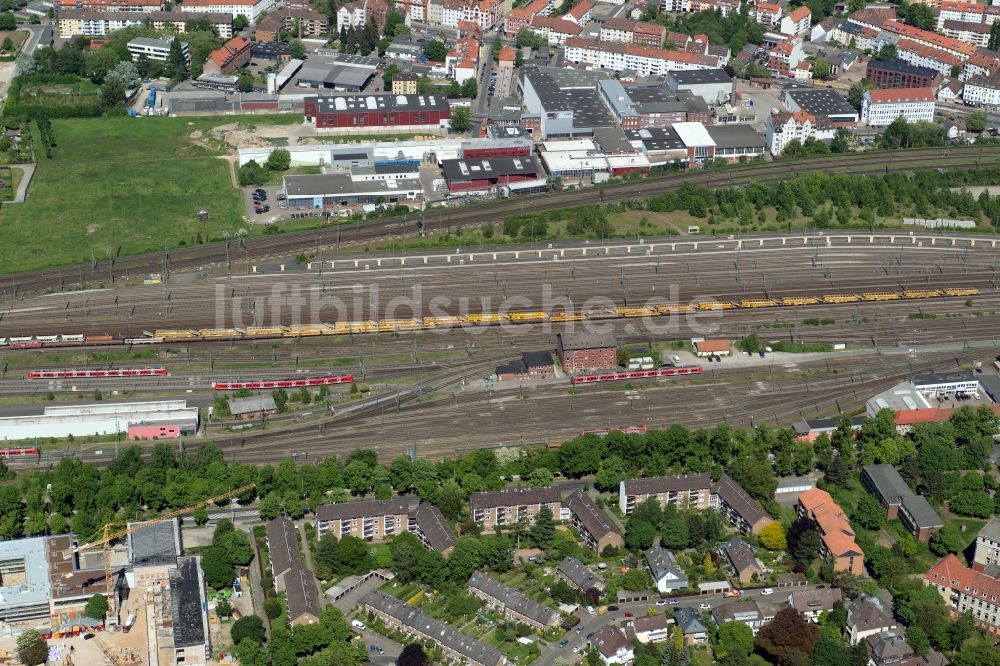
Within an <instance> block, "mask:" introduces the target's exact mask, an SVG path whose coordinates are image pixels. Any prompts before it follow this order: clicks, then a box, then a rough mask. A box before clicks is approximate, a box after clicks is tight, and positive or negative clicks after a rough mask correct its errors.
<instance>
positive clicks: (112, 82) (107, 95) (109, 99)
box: [99, 78, 125, 111]
mask: <svg viewBox="0 0 1000 666" xmlns="http://www.w3.org/2000/svg"><path fill="white" fill-rule="evenodd" d="M99 102H100V105H101V108H102V109H103V110H104V111H110V110H111V109H114V108H117V107H119V106H121V105H122V104H124V103H125V85H124V84H123V83H122V82H121V81H120V80H119V79H117V78H109V79H108V80H107V81H105V82H104V85H103V86H101V96H100V100H99Z"/></svg>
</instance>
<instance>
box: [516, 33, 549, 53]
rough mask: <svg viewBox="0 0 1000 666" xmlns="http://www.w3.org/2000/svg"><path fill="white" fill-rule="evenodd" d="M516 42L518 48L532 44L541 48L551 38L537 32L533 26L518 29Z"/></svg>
mask: <svg viewBox="0 0 1000 666" xmlns="http://www.w3.org/2000/svg"><path fill="white" fill-rule="evenodd" d="M515 43H516V44H517V48H518V50H520V49H522V48H523V47H525V46H530V47H531V48H533V49H539V48H541V47H543V46H545V45H547V44H548V43H549V40H548V38H547V37H546V36H545V35H542V34H540V33H537V32H535V31H534V30H532V29H531V28H521V29H520V30H518V31H517V37H515Z"/></svg>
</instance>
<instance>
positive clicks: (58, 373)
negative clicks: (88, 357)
mask: <svg viewBox="0 0 1000 666" xmlns="http://www.w3.org/2000/svg"><path fill="white" fill-rule="evenodd" d="M167 374H168V373H167V369H166V368H116V369H112V370H88V369H68V370H30V371H28V379H114V378H117V377H166V376H167Z"/></svg>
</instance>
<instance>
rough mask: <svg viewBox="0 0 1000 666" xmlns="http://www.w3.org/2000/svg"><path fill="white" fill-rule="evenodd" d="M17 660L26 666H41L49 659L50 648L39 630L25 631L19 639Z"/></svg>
mask: <svg viewBox="0 0 1000 666" xmlns="http://www.w3.org/2000/svg"><path fill="white" fill-rule="evenodd" d="M16 652H17V658H18V659H20V660H21V662H22V663H24V664H25V666H39V664H44V663H45V662H46V661H48V658H49V646H48V644H47V643H46V642H45V639H44V638H42V635H41V634H40V633H38V630H37V629H25V630H24V631H22V632H21V635H20V636H18V637H17V648H16Z"/></svg>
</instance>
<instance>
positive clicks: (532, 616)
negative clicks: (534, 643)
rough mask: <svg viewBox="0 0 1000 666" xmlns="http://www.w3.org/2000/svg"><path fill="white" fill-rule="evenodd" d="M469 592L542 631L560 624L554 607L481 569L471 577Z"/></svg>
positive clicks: (509, 616)
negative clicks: (529, 596)
mask: <svg viewBox="0 0 1000 666" xmlns="http://www.w3.org/2000/svg"><path fill="white" fill-rule="evenodd" d="M469 592H470V593H471V594H473V595H474V596H477V597H479V598H480V599H482V600H483V601H485V602H486V604H487V605H488V606H489V607H490V608H496V609H499V610H500V611H501V612H502V613H503V614H504V616H506V617H507V618H509V619H511V620H513V621H514V622H521V623H524V624H527V625H528V626H530V627H534V628H535V629H539V630H541V631H544V630H545V629H548V628H549V627H554V626H556V625H558V624H559V613H557V612H556V611H554V610H553V609H551V608H549V607H548V606H545V605H543V604H540V603H538V602H537V601H534V600H533V599H529V598H528V597H526V596H524V595H523V594H521V593H520V592H519V591H517V590H515V589H514V588H512V587H510V586H508V585H504V584H503V583H501V582H500V581H498V580H496V579H495V578H492V577H491V576H487V575H486V574H484V573H481V572H479V571H476V572H474V573H473V574H472V577H471V578H469Z"/></svg>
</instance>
